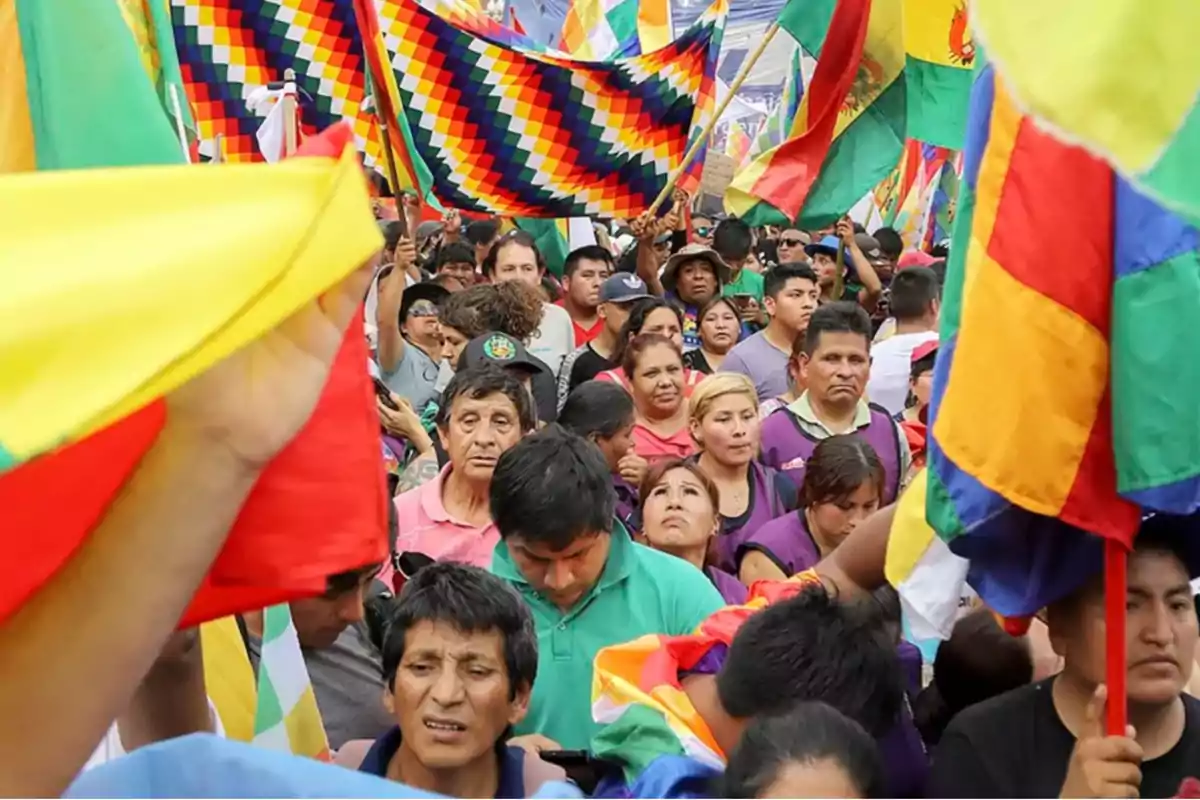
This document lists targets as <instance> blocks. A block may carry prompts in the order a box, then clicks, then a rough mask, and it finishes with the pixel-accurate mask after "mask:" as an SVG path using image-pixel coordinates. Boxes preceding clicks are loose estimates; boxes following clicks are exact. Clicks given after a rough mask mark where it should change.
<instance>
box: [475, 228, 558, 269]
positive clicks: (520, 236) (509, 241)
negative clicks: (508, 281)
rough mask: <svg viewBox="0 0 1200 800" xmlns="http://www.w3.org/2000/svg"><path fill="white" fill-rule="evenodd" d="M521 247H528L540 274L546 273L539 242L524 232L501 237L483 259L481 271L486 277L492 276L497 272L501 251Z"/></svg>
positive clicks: (511, 232)
mask: <svg viewBox="0 0 1200 800" xmlns="http://www.w3.org/2000/svg"><path fill="white" fill-rule="evenodd" d="M514 244H516V245H520V246H521V247H528V248H529V249H530V250H532V251H533V259H534V261H535V262H536V263H537V268H538V272H545V271H546V261H545V259H543V258H542V251H541V250H538V246H537V241H536V240H535V239H534V238H533V236H532V234H530V233H527V232H526V231H523V230H515V231H509V232H508V233H506V234H504V235H503V236H501V237H500V238H499V239H497V240H496V242H495V243H494V244H493V245H492V248H491V249H490V250H488V254H487V256H486V257H485V258H484V259H483V264H482V265H480V269H481V270H482V271H483V274H484V275H488V276H491V275H492V274H493V273H495V271H496V262H497V261H498V260H499V259H500V251H501V250H503V249H504V248H506V247H508V246H509V245H514Z"/></svg>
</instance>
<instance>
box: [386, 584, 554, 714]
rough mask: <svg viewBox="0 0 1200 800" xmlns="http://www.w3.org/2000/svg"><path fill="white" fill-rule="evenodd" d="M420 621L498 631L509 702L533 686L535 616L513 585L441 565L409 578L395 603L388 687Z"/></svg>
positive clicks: (389, 639) (466, 629)
mask: <svg viewBox="0 0 1200 800" xmlns="http://www.w3.org/2000/svg"><path fill="white" fill-rule="evenodd" d="M422 622H445V623H448V624H450V625H452V626H453V627H455V628H456V629H458V630H459V631H461V632H463V633H487V632H489V631H498V632H499V633H500V635H501V636H502V637H503V639H504V665H505V667H506V668H507V670H508V696H509V699H510V700H511V699H512V698H514V697H516V695H517V692H518V691H520V690H522V689H531V688H533V681H534V679H535V678H536V677H537V664H538V644H537V631H536V628H535V627H534V623H533V614H532V612H530V610H529V606H528V605H526V604H525V601H524V600H522V599H521V596H520V595H518V594H517V593H516V591H515V590H514V589H512V587H510V586H509V585H508V584H507V583H505V582H504V581H502V580H501V579H500V578H497V577H496V576H495V575H492V574H491V573H490V572H488V571H486V570H483V569H480V568H479V567H473V566H470V565H467V564H456V563H453V562H440V563H436V564H430V565H429V566H427V567H424V568H422V569H421V570H419V571H418V572H417V574H416V575H413V576H412V577H411V578H409V579H408V581H407V582H406V583H405V584H404V588H403V589H401V590H400V595H399V596H398V597H397V598H396V600H395V606H394V610H393V611H392V616H391V620H390V621H389V625H388V633H387V638H386V639H385V640H384V644H383V652H382V656H383V659H382V660H383V677H384V681H385V682H386V683H387V685H388V686H389V687H390V686H392V684H393V681H395V679H396V670H397V669H399V667H400V662H401V661H402V660H403V659H404V646H405V639H406V637H407V635H408V632H409V630H411V629H412V628H413V627H415V626H416V625H419V624H420V623H422Z"/></svg>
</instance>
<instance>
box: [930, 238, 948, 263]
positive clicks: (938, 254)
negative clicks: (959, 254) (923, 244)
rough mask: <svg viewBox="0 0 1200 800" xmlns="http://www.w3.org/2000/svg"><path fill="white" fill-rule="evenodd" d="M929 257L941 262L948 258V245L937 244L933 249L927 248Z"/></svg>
mask: <svg viewBox="0 0 1200 800" xmlns="http://www.w3.org/2000/svg"><path fill="white" fill-rule="evenodd" d="M929 255H931V256H933V257H934V258H940V259H942V260H943V261H944V260H946V259H947V258H949V257H950V245H948V244H946V243H945V242H938V243H937V244H935V245H934V246H933V247H931V248H929Z"/></svg>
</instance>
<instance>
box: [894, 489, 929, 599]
mask: <svg viewBox="0 0 1200 800" xmlns="http://www.w3.org/2000/svg"><path fill="white" fill-rule="evenodd" d="M928 485H929V475H928V473H927V472H926V471H925V470H921V471H920V472H918V473H917V474H916V476H915V477H914V478H913V480H912V483H911V484H910V485H909V487H908V489H906V490H905V491H904V494H902V495H900V500H899V502H898V503H897V505H896V515H895V516H894V517H892V531H891V533H890V534H889V535H888V542H887V559H886V561H885V562H884V568H883V570H884V575H885V576H886V577H887V581H888V583H890V584H891V585H892V586H895V587H899V586H900V584H901V583H903V582H904V580H905V579H906V578H907V577H908V576H909V575H911V574H912V573H913V570H915V569H916V567H917V562H919V561H920V560H921V556H923V555H925V551H926V550H928V549H929V544H930V542H932V541H933V537H934V535H935V534H934V532H933V528H931V527H930V526H929V523H927V522H926V521H925V491H926V487H927V486H928Z"/></svg>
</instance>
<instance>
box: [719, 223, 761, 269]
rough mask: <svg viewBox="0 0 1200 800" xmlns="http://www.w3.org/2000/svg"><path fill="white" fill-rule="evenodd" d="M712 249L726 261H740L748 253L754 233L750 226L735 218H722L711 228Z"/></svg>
mask: <svg viewBox="0 0 1200 800" xmlns="http://www.w3.org/2000/svg"><path fill="white" fill-rule="evenodd" d="M712 240H713V250H716V251H717V255H719V256H720V257H721V258H723V259H724V260H726V261H740V260H742V259H744V258H746V257H747V256H749V255H750V248H751V247H753V246H754V235H753V234H752V233H751V231H750V226H749V225H747V224H746V223H745V222H742V221H741V220H740V219H737V218H730V219H723V220H721V221H720V222H718V223H717V227H716V228H714V229H713V237H712Z"/></svg>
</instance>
